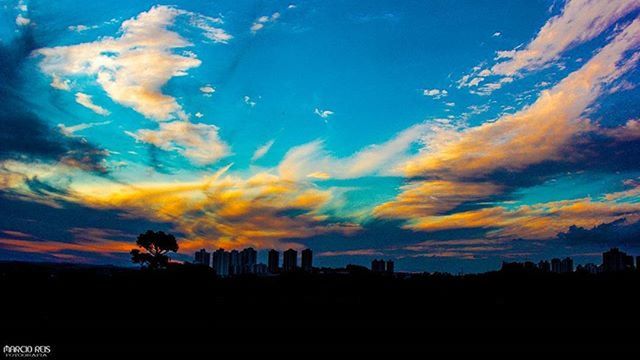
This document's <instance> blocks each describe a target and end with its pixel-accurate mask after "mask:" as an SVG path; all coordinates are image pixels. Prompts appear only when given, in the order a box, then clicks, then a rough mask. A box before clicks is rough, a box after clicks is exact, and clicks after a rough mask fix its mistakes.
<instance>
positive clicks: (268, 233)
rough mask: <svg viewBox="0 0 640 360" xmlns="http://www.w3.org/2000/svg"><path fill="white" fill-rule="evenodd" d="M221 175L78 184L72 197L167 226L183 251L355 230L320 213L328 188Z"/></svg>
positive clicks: (275, 244) (285, 243) (266, 244)
mask: <svg viewBox="0 0 640 360" xmlns="http://www.w3.org/2000/svg"><path fill="white" fill-rule="evenodd" d="M225 171H226V169H223V170H221V171H219V172H218V173H216V174H214V175H213V176H210V177H205V178H202V179H200V180H197V181H193V182H171V183H155V184H154V183H150V184H140V183H138V184H135V186H126V185H118V184H113V185H111V186H108V187H106V188H105V187H96V186H91V185H85V186H78V187H76V188H75V189H74V193H75V194H76V196H77V197H78V201H79V202H80V203H83V204H87V205H88V206H91V207H93V208H96V209H118V210H120V211H127V212H128V213H129V214H131V216H136V217H140V216H141V217H144V218H147V219H150V220H153V221H160V222H171V223H173V224H174V226H175V230H176V231H179V232H180V233H182V234H185V239H184V240H183V241H182V242H181V245H180V248H181V251H185V252H189V251H192V250H196V249H200V248H202V247H210V248H213V247H224V248H240V247H246V246H253V247H256V248H260V249H265V248H278V249H285V248H287V247H294V248H302V245H300V244H298V243H297V242H296V241H295V240H292V239H296V238H305V237H310V236H315V235H318V234H327V233H340V234H351V233H353V232H355V231H358V229H359V227H358V226H357V225H355V224H352V223H348V222H344V221H337V220H333V219H332V218H330V217H329V216H328V215H326V214H325V213H324V212H323V209H324V208H325V207H326V206H327V205H328V204H329V203H330V202H331V201H333V199H334V195H333V194H332V193H331V192H330V191H328V190H319V189H316V188H315V187H314V186H313V185H312V184H310V183H307V182H293V181H289V180H285V179H282V178H281V177H278V176H276V175H271V174H267V173H259V174H255V175H253V176H251V177H248V178H240V177H236V176H231V175H224V172H225Z"/></svg>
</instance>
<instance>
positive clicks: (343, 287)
mask: <svg viewBox="0 0 640 360" xmlns="http://www.w3.org/2000/svg"><path fill="white" fill-rule="evenodd" d="M639 285H640V272H635V271H630V272H625V273H611V274H607V273H602V274H588V273H568V274H555V273H543V272H537V271H496V272H490V273H485V274H479V275H465V276H452V275H448V274H423V275H413V276H411V277H407V278H401V277H397V276H390V275H389V274H374V273H371V272H368V271H363V270H361V271H358V269H355V270H354V271H351V272H350V273H342V274H338V273H336V274H308V273H292V274H282V275H279V276H271V277H257V276H250V275H247V276H238V277H234V278H225V279H222V278H216V277H215V276H214V274H213V273H212V271H211V269H210V268H206V267H201V266H195V265H189V266H187V265H183V266H172V267H170V268H169V269H164V270H156V271H149V270H144V269H142V270H141V269H137V268H119V267H111V266H79V265H63V264H34V263H16V262H6V263H0V288H1V289H2V300H1V305H2V309H3V311H2V322H1V324H0V328H1V330H2V333H3V339H2V340H3V343H12V342H13V343H15V342H20V341H23V342H25V341H26V342H32V343H33V342H35V343H38V342H40V343H51V344H54V346H55V348H56V351H57V353H58V354H64V353H65V352H70V353H71V352H82V353H84V352H86V353H87V354H91V353H95V351H97V350H96V349H100V351H101V352H102V353H105V352H107V353H108V352H109V351H113V352H118V351H125V350H124V349H125V348H126V349H128V350H126V351H133V352H134V353H146V352H149V351H152V350H156V351H159V352H164V353H165V355H166V354H176V356H179V355H180V354H183V355H184V354H186V353H190V352H194V351H195V352H206V353H215V352H216V351H220V352H228V351H236V352H245V351H256V352H261V351H275V352H278V351H284V352H286V351H307V352H309V351H310V352H316V351H322V350H330V349H334V350H335V349H348V350H350V351H364V350H369V351H371V350H373V351H376V350H389V351H401V350H406V349H413V350H422V351H445V352H451V351H454V352H459V351H474V352H477V351H481V350H483V349H492V350H496V349H499V350H515V351H523V352H534V351H540V350H543V349H544V350H546V351H551V350H550V349H551V348H557V347H558V346H563V349H564V350H566V351H580V350H583V351H591V350H603V351H609V352H611V351H615V350H632V349H634V348H636V345H637V343H638V335H639V333H638V326H639V324H640V323H639V322H638V320H640V308H639V305H640V303H639V301H638V300H639V297H638V288H639ZM132 347H133V348H134V349H135V350H130V349H131V348H132ZM341 351H343V350H341ZM344 351H346V350H344ZM61 358H62V357H61Z"/></svg>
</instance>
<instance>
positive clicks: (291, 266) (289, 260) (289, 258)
mask: <svg viewBox="0 0 640 360" xmlns="http://www.w3.org/2000/svg"><path fill="white" fill-rule="evenodd" d="M297 267H298V252H297V251H295V250H293V249H289V250H287V251H285V252H284V254H283V256H282V270H283V271H295V270H296V268H297Z"/></svg>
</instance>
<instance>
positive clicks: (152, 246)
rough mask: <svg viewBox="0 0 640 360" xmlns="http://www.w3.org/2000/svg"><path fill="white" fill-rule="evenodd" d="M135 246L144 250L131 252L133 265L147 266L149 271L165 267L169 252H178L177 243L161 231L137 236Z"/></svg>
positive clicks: (148, 231) (149, 231)
mask: <svg viewBox="0 0 640 360" xmlns="http://www.w3.org/2000/svg"><path fill="white" fill-rule="evenodd" d="M136 244H137V245H138V246H139V247H141V248H142V249H144V250H145V251H144V252H142V251H140V250H139V249H133V250H131V261H132V262H133V263H135V264H141V265H143V266H144V265H147V266H148V267H149V268H150V269H158V268H163V267H166V266H167V265H168V264H169V256H167V253H168V252H169V251H173V252H177V251H178V242H177V241H176V238H175V237H174V236H173V235H171V234H165V233H164V232H163V231H158V232H155V231H151V230H147V232H145V233H143V234H140V235H138V240H137V241H136Z"/></svg>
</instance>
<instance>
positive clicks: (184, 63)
mask: <svg viewBox="0 0 640 360" xmlns="http://www.w3.org/2000/svg"><path fill="white" fill-rule="evenodd" d="M178 16H188V17H190V18H191V19H193V18H196V19H200V20H202V21H210V20H207V19H208V18H206V17H202V15H198V14H195V13H192V12H187V11H183V10H180V9H177V8H174V7H169V6H154V7H152V8H151V9H150V10H149V11H146V12H142V13H140V14H138V16H136V17H134V18H131V19H129V20H126V21H124V22H123V23H122V24H121V26H120V30H119V33H120V34H121V35H120V36H119V37H110V36H107V37H102V38H100V39H99V40H96V41H93V42H86V43H81V44H77V45H71V46H58V47H53V48H42V49H38V50H36V51H35V53H36V54H39V55H42V56H43V59H42V61H41V62H40V68H41V70H42V71H43V72H45V73H47V74H50V75H53V74H56V75H57V76H59V77H63V76H79V75H87V76H93V77H95V79H96V81H97V83H98V85H100V86H101V87H102V88H103V89H104V91H105V92H106V93H107V95H108V96H109V97H110V98H111V99H112V100H113V101H115V102H117V103H119V104H121V105H124V106H127V107H131V108H133V109H134V110H135V111H137V112H139V113H140V114H142V115H144V116H145V117H147V118H150V119H154V120H158V121H166V120H171V119H176V118H180V119H185V118H186V114H185V113H184V111H183V110H182V107H181V106H180V104H178V102H177V101H176V99H175V98H173V97H172V96H169V95H166V94H164V93H163V92H162V88H163V86H164V85H165V84H166V83H167V82H168V81H169V79H171V78H173V77H176V76H184V75H186V74H187V71H188V70H189V69H191V68H194V67H198V66H200V63H201V61H200V60H198V59H197V57H196V56H195V55H194V54H192V53H188V54H187V55H184V54H183V55H180V54H177V53H175V50H176V49H181V48H185V47H189V46H192V44H191V43H190V42H189V41H187V40H186V39H184V38H183V37H182V36H180V35H179V34H178V33H176V32H174V31H171V30H169V29H168V28H169V27H170V26H172V25H173V24H174V22H175V18H176V17H178ZM195 26H198V25H195ZM200 28H202V26H200ZM206 34H207V32H206V30H205V36H206Z"/></svg>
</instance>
